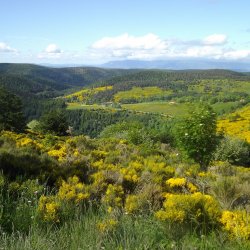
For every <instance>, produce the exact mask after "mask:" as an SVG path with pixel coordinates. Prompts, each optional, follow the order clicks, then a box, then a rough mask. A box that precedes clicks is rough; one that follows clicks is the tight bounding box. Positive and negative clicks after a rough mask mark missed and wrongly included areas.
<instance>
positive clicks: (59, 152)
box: [48, 144, 67, 162]
mask: <svg viewBox="0 0 250 250" xmlns="http://www.w3.org/2000/svg"><path fill="white" fill-rule="evenodd" d="M48 155H49V156H52V157H54V158H56V159H57V160H58V161H59V162H62V161H64V160H65V157H66V155H67V148H66V145H64V144H61V145H60V146H59V148H57V149H52V150H50V151H48Z"/></svg>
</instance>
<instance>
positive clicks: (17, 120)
mask: <svg viewBox="0 0 250 250" xmlns="http://www.w3.org/2000/svg"><path fill="white" fill-rule="evenodd" d="M24 129H25V119H24V116H23V112H22V103H21V100H20V99H19V98H18V97H17V96H16V95H14V94H12V93H10V92H8V91H7V90H5V89H3V88H1V87H0V131H1V130H11V131H17V132H21V131H23V130H24Z"/></svg>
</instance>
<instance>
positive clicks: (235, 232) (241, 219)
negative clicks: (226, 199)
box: [221, 210, 250, 240]
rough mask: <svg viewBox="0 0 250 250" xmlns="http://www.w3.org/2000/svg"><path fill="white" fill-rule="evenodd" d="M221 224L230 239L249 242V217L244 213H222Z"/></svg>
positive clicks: (240, 211) (241, 211)
mask: <svg viewBox="0 0 250 250" xmlns="http://www.w3.org/2000/svg"><path fill="white" fill-rule="evenodd" d="M221 223H222V224H223V229H224V230H225V231H227V232H228V233H229V236H230V238H232V239H233V238H240V239H244V240H250V215H249V214H248V213H247V212H246V211H244V210H239V211H223V213H222V216H221Z"/></svg>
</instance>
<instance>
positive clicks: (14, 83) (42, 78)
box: [0, 63, 133, 119]
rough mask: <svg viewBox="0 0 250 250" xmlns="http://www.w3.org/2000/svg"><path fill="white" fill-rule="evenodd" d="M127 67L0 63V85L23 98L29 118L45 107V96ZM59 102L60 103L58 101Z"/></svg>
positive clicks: (46, 98) (49, 96) (38, 113)
mask: <svg viewBox="0 0 250 250" xmlns="http://www.w3.org/2000/svg"><path fill="white" fill-rule="evenodd" d="M130 72H133V70H132V71H130V70H119V69H118V70H116V69H115V70H112V69H99V68H91V67H89V68H88V67H80V68H74V67H72V68H49V67H43V66H38V65H33V64H6V63H1V64H0V86H3V87H5V88H7V89H8V90H10V91H11V92H13V93H15V94H16V95H18V96H19V97H21V99H22V100H23V105H24V110H25V115H26V117H27V118H28V119H32V118H37V117H39V116H40V115H41V113H42V112H43V109H44V106H48V105H47V104H46V103H45V102H47V100H48V98H53V97H56V96H58V95H60V94H62V93H63V92H62V91H66V90H70V89H75V88H78V87H80V86H88V85H90V84H91V83H93V82H97V81H100V80H104V79H109V78H112V77H114V76H121V75H125V74H129V73H130ZM59 105H61V104H59Z"/></svg>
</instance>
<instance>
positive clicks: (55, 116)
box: [38, 109, 69, 135]
mask: <svg viewBox="0 0 250 250" xmlns="http://www.w3.org/2000/svg"><path fill="white" fill-rule="evenodd" d="M68 128H69V124H68V121H67V117H66V115H65V111H64V110H59V109H58V110H52V111H51V112H49V113H45V114H44V115H43V116H42V117H41V119H40V123H39V126H38V129H39V130H41V131H42V132H43V133H52V134H55V135H66V134H67V130H68Z"/></svg>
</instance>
